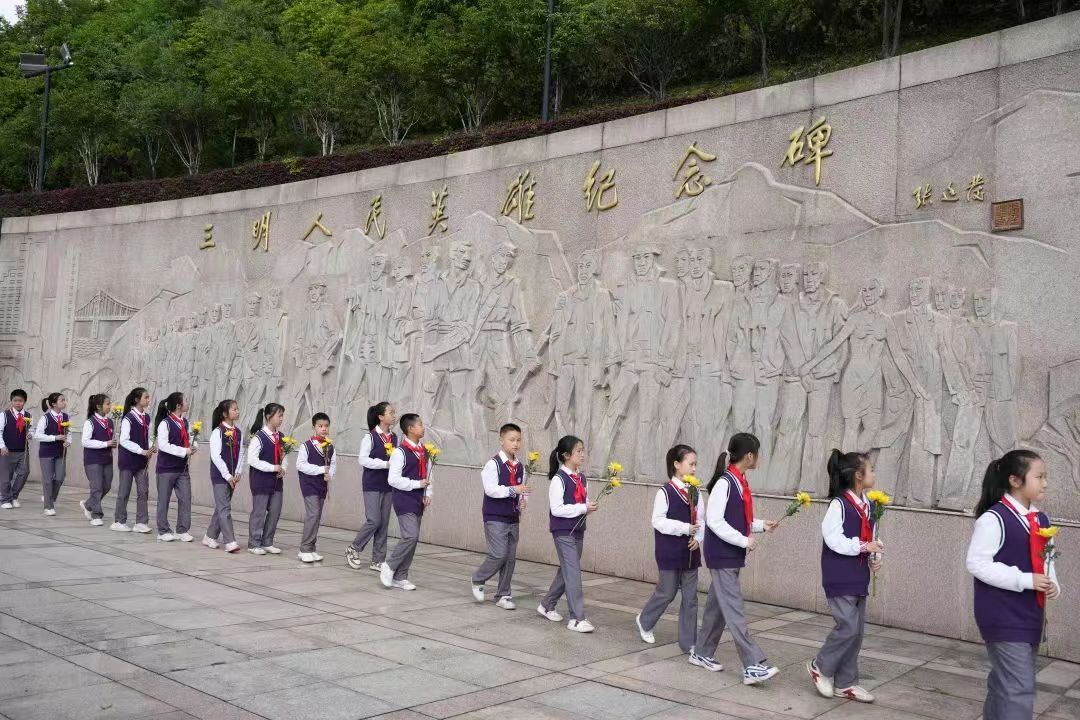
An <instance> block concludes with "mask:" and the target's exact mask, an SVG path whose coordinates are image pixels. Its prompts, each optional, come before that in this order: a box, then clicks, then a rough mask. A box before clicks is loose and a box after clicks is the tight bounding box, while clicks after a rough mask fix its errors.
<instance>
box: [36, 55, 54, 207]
mask: <svg viewBox="0 0 1080 720" xmlns="http://www.w3.org/2000/svg"><path fill="white" fill-rule="evenodd" d="M50 75H52V73H50V72H49V69H48V68H46V69H45V111H44V112H42V113H41V146H40V147H39V148H38V172H37V187H36V188H35V189H36V190H37V191H38V192H41V190H42V188H44V186H45V145H46V144H47V142H48V137H49V77H50Z"/></svg>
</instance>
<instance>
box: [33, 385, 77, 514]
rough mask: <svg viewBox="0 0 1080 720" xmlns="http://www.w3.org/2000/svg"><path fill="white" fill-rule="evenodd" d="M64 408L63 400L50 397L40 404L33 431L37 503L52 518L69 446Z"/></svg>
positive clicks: (57, 397) (54, 396) (68, 432)
mask: <svg viewBox="0 0 1080 720" xmlns="http://www.w3.org/2000/svg"><path fill="white" fill-rule="evenodd" d="M65 408H67V398H66V397H64V396H63V395H62V394H61V393H57V392H54V393H50V394H49V396H48V397H46V398H45V399H44V400H42V401H41V412H42V415H41V418H40V419H39V420H38V424H37V427H36V428H35V429H34V439H35V440H37V441H38V458H39V459H40V460H41V502H42V504H43V505H44V506H45V514H46V515H49V516H50V517H51V516H53V515H55V514H56V507H55V506H56V498H57V497H58V496H59V495H60V487H61V486H62V485H63V484H64V475H65V472H66V461H67V449H68V448H69V447H70V446H71V430H70V425H71V416H70V415H68V414H67V413H66V412H64V410H65Z"/></svg>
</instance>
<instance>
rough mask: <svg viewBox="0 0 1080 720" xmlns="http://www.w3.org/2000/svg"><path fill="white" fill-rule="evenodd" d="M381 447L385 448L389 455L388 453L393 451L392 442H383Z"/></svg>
mask: <svg viewBox="0 0 1080 720" xmlns="http://www.w3.org/2000/svg"><path fill="white" fill-rule="evenodd" d="M383 449H384V450H386V454H387V455H389V454H390V453H392V452H394V443H385V444H383Z"/></svg>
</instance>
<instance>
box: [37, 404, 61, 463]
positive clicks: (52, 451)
mask: <svg viewBox="0 0 1080 720" xmlns="http://www.w3.org/2000/svg"><path fill="white" fill-rule="evenodd" d="M61 422H69V416H68V414H67V413H60V419H59V420H57V419H56V418H55V417H53V414H52V413H46V414H45V434H46V435H57V436H63V435H67V429H66V428H62V427H60V423H61ZM63 454H64V441H63V439H60V440H56V441H53V442H39V443H38V457H43V458H57V457H60V456H61V455H63Z"/></svg>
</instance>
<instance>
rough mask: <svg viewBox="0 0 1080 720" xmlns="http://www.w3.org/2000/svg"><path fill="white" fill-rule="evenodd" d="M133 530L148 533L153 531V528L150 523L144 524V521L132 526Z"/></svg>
mask: <svg viewBox="0 0 1080 720" xmlns="http://www.w3.org/2000/svg"><path fill="white" fill-rule="evenodd" d="M131 532H137V533H148V532H151V530H150V526H149V525H144V524H143V523H135V527H133V528H131Z"/></svg>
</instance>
